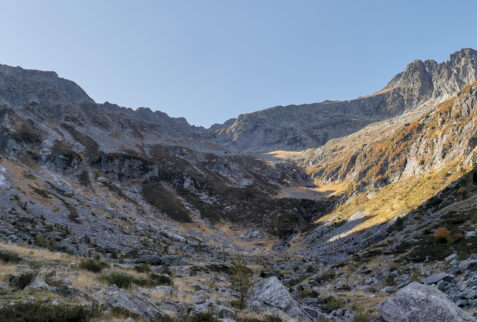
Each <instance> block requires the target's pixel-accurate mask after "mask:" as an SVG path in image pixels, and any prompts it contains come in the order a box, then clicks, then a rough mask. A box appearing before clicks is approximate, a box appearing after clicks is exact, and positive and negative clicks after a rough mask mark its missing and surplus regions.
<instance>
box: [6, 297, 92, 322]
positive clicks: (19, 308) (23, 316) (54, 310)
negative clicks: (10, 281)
mask: <svg viewBox="0 0 477 322" xmlns="http://www.w3.org/2000/svg"><path fill="white" fill-rule="evenodd" d="M97 313H98V309H97V308H96V307H86V306H80V305H70V304H58V305H51V304H48V303H42V302H40V301H37V302H34V303H23V302H19V303H15V304H13V305H5V306H2V307H1V308H0V317H1V318H2V321H12V322H20V321H52V322H60V321H61V322H63V321H64V322H73V321H74V322H86V321H90V320H91V318H93V317H94V316H95V315H97Z"/></svg>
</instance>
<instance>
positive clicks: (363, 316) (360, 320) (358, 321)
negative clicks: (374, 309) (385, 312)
mask: <svg viewBox="0 0 477 322" xmlns="http://www.w3.org/2000/svg"><path fill="white" fill-rule="evenodd" d="M370 321H371V316H370V315H369V313H367V312H364V311H358V312H357V313H356V315H355V316H354V318H353V322H370Z"/></svg>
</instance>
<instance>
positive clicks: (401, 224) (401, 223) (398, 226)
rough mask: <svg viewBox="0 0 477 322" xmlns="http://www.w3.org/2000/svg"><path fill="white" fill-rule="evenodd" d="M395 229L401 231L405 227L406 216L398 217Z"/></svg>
mask: <svg viewBox="0 0 477 322" xmlns="http://www.w3.org/2000/svg"><path fill="white" fill-rule="evenodd" d="M394 229H395V230H398V231H401V230H403V229H404V218H402V217H397V218H396V222H395V223H394Z"/></svg>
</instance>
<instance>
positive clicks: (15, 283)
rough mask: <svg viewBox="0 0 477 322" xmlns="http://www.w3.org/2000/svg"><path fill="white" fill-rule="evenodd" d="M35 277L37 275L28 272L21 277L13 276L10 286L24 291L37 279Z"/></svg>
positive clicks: (9, 281)
mask: <svg viewBox="0 0 477 322" xmlns="http://www.w3.org/2000/svg"><path fill="white" fill-rule="evenodd" d="M35 276H36V274H35V273H33V272H26V273H22V274H20V275H15V276H11V277H10V279H9V280H8V284H10V286H11V287H14V288H17V289H20V290H23V289H24V288H25V287H27V286H28V285H29V284H30V283H31V282H32V281H33V280H34V279H35Z"/></svg>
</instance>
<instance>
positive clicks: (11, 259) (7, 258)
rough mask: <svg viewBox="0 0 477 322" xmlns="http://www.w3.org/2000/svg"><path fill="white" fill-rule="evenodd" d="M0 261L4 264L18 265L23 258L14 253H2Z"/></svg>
mask: <svg viewBox="0 0 477 322" xmlns="http://www.w3.org/2000/svg"><path fill="white" fill-rule="evenodd" d="M0 260H1V261H2V262H4V263H18V262H19V261H21V260H22V258H21V257H20V256H18V255H17V254H15V253H12V252H8V251H0Z"/></svg>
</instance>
